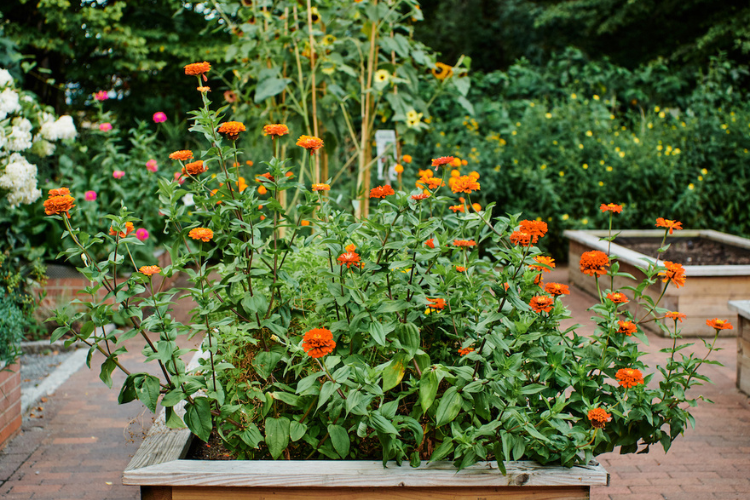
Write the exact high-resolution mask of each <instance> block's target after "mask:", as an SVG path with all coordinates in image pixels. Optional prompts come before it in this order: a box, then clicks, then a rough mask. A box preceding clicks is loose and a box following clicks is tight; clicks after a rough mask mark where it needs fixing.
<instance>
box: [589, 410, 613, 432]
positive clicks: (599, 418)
mask: <svg viewBox="0 0 750 500" xmlns="http://www.w3.org/2000/svg"><path fill="white" fill-rule="evenodd" d="M588 417H589V420H590V421H591V425H592V426H593V427H594V428H595V429H604V424H606V423H607V422H609V419H610V418H612V415H611V414H609V413H607V412H606V411H604V410H603V409H602V408H593V409H591V410H589V413H588Z"/></svg>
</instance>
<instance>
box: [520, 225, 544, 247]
mask: <svg viewBox="0 0 750 500" xmlns="http://www.w3.org/2000/svg"><path fill="white" fill-rule="evenodd" d="M521 231H523V232H524V233H528V234H529V235H531V237H532V239H531V242H532V243H537V242H538V241H539V238H541V237H542V236H544V235H545V234H547V223H546V222H544V221H540V220H522V221H521Z"/></svg>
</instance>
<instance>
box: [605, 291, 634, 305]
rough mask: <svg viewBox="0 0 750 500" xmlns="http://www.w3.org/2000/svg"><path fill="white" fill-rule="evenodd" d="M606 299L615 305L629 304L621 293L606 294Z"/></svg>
mask: <svg viewBox="0 0 750 500" xmlns="http://www.w3.org/2000/svg"><path fill="white" fill-rule="evenodd" d="M607 298H608V299H609V300H611V301H612V302H614V303H615V304H627V303H628V302H629V301H628V298H627V297H626V296H625V294H624V293H621V292H615V293H608V294H607Z"/></svg>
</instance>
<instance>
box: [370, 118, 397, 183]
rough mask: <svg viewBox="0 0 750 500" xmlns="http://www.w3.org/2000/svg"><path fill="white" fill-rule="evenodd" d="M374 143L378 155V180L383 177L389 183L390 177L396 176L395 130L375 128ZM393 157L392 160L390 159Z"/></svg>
mask: <svg viewBox="0 0 750 500" xmlns="http://www.w3.org/2000/svg"><path fill="white" fill-rule="evenodd" d="M375 145H376V147H377V155H378V156H377V157H378V180H383V179H385V181H386V182H385V183H386V184H390V183H391V178H393V177H395V176H396V171H395V170H394V168H395V166H396V162H397V161H398V156H397V155H396V131H395V130H376V131H375ZM391 158H393V161H391Z"/></svg>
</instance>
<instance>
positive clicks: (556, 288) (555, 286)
mask: <svg viewBox="0 0 750 500" xmlns="http://www.w3.org/2000/svg"><path fill="white" fill-rule="evenodd" d="M544 291H545V292H547V293H548V294H550V295H554V296H558V295H570V289H569V288H568V285H563V284H562V283H547V284H546V285H544Z"/></svg>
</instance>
